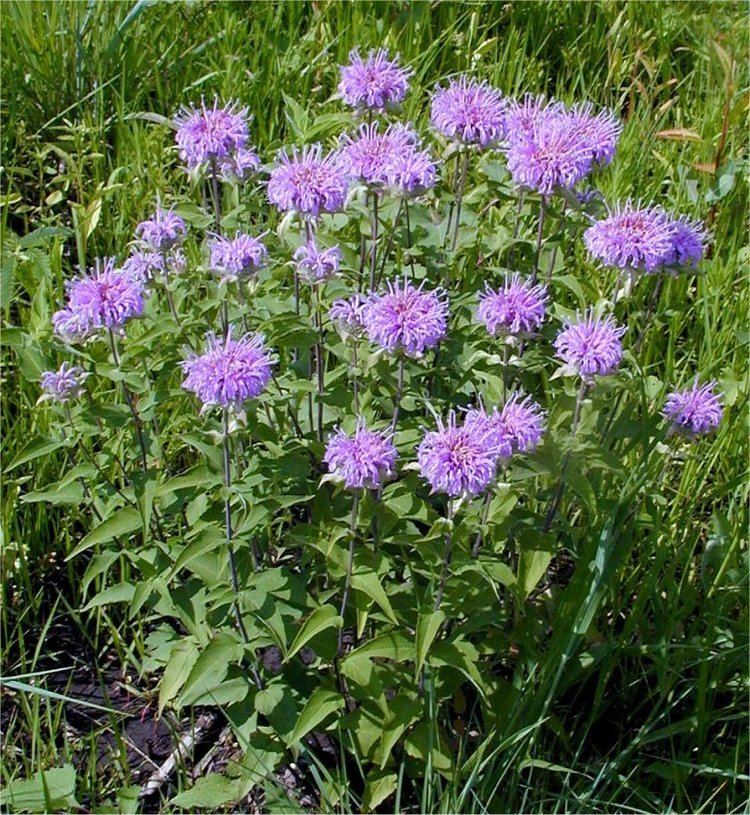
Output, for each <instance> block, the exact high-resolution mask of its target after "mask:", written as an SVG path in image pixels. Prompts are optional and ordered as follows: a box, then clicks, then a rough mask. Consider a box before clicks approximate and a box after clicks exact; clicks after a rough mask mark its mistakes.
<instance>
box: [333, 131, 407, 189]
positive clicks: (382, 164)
mask: <svg viewBox="0 0 750 815" xmlns="http://www.w3.org/2000/svg"><path fill="white" fill-rule="evenodd" d="M378 131H379V124H378V122H373V123H372V124H363V125H361V126H360V128H359V130H358V131H357V132H356V134H354V135H353V136H351V135H349V134H346V135H344V136H343V138H342V146H341V150H340V155H341V162H342V164H343V165H344V166H345V167H346V169H347V173H348V175H349V178H351V179H353V180H355V181H361V182H363V183H364V184H369V185H371V186H379V187H382V186H385V185H386V184H387V183H388V182H389V179H390V170H391V166H392V163H393V160H394V158H395V157H396V156H397V155H399V154H400V153H403V152H404V151H406V150H413V149H414V145H415V144H416V142H417V134H416V133H415V132H414V131H413V130H412V129H411V128H409V127H406V126H405V125H402V124H395V125H390V126H389V127H388V128H387V129H386V130H385V132H383V133H380V132H378Z"/></svg>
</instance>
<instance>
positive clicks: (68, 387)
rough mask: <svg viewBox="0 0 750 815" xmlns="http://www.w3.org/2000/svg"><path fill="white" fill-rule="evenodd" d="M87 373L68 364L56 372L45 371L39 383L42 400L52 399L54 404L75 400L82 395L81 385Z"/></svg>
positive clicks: (65, 363) (76, 366) (64, 364)
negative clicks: (42, 394) (42, 392)
mask: <svg viewBox="0 0 750 815" xmlns="http://www.w3.org/2000/svg"><path fill="white" fill-rule="evenodd" d="M87 376H88V374H87V373H85V372H84V370H83V368H81V367H79V366H78V365H71V364H70V363H69V362H63V364H62V365H61V366H60V367H59V368H58V370H56V371H45V372H44V373H43V374H42V377H41V379H40V383H41V385H42V390H43V391H44V396H43V397H42V398H46V399H54V400H55V401H56V402H61V403H63V404H64V403H65V402H69V401H70V400H71V399H77V398H78V397H79V396H80V395H81V394H82V393H83V384H84V382H85V381H86V377H87Z"/></svg>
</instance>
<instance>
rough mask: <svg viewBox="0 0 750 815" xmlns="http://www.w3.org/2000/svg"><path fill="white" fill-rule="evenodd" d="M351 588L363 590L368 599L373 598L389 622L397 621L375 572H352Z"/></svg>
mask: <svg viewBox="0 0 750 815" xmlns="http://www.w3.org/2000/svg"><path fill="white" fill-rule="evenodd" d="M352 588H354V589H356V590H357V591H361V592H363V593H364V594H366V595H367V596H368V597H369V598H370V599H372V600H374V601H375V602H376V603H377V604H378V605H379V606H380V608H382V609H383V611H384V612H385V615H386V617H388V619H389V620H390V621H391V622H393V623H398V620H397V619H396V615H395V614H394V612H393V606H391V603H390V601H389V600H388V596H387V595H386V593H385V591H384V589H383V585H382V584H381V582H380V580H379V579H378V576H377V575H376V574H375V572H364V573H362V572H360V573H359V574H353V575H352Z"/></svg>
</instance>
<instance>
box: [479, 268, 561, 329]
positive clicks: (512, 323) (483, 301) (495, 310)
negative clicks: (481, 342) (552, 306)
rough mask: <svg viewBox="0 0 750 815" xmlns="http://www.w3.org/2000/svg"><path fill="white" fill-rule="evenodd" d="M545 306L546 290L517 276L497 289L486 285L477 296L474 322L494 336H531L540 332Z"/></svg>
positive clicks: (508, 277)
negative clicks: (475, 319) (522, 333)
mask: <svg viewBox="0 0 750 815" xmlns="http://www.w3.org/2000/svg"><path fill="white" fill-rule="evenodd" d="M546 305H547V289H546V288H545V287H544V286H542V285H540V284H534V283H531V282H529V281H527V280H524V279H523V278H522V277H521V276H520V275H519V274H517V273H516V274H513V275H510V276H506V278H505V284H504V285H503V286H501V287H500V288H499V289H492V288H490V286H489V284H486V289H485V291H484V293H483V294H480V295H479V307H478V308H477V319H478V320H479V321H480V322H481V323H483V324H484V326H485V328H486V329H487V331H488V332H489V333H490V334H492V335H493V336H498V335H502V334H513V335H517V334H520V333H521V332H524V333H526V334H531V333H533V332H535V331H538V330H539V326H540V325H541V324H542V321H543V320H544V314H545V309H546Z"/></svg>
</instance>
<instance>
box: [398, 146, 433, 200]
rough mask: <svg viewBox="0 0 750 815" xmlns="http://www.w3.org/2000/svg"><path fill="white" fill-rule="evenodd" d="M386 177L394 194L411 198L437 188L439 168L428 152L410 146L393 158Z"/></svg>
mask: <svg viewBox="0 0 750 815" xmlns="http://www.w3.org/2000/svg"><path fill="white" fill-rule="evenodd" d="M386 177H387V181H388V186H389V187H391V189H392V190H393V191H394V192H396V193H397V194H398V195H403V196H405V197H408V198H411V197H413V196H416V195H422V194H423V193H425V192H427V190H429V189H432V188H433V187H434V186H435V183H436V182H437V168H436V166H435V162H434V161H433V160H432V156H431V155H430V153H429V152H428V151H427V150H420V149H419V148H418V147H417V146H416V145H409V146H408V147H407V148H406V149H404V150H400V151H397V152H396V153H395V154H394V155H392V156H391V161H390V164H389V166H388V170H387V172H386Z"/></svg>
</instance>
